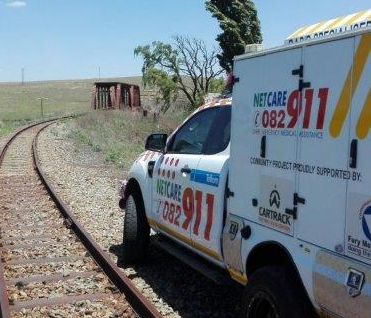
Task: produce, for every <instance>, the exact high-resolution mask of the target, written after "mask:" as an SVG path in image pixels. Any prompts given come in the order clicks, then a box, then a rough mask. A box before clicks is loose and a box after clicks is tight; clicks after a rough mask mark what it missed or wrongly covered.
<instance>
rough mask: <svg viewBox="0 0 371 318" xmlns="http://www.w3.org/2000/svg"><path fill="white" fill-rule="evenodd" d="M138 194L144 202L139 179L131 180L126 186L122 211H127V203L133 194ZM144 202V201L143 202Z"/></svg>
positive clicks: (120, 204)
mask: <svg viewBox="0 0 371 318" xmlns="http://www.w3.org/2000/svg"><path fill="white" fill-rule="evenodd" d="M134 192H136V193H138V195H139V197H140V198H141V200H142V201H143V192H142V189H141V187H140V184H139V182H138V180H137V179H135V178H130V179H129V180H128V182H127V184H126V186H125V190H124V193H123V194H124V195H123V197H122V198H121V199H120V202H119V206H120V208H121V209H125V207H126V201H127V199H128V197H129V195H130V194H131V193H134ZM143 202H144V201H143Z"/></svg>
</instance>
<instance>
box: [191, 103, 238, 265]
mask: <svg viewBox="0 0 371 318" xmlns="http://www.w3.org/2000/svg"><path fill="white" fill-rule="evenodd" d="M230 131H231V106H221V107H220V108H219V111H218V114H217V116H216V118H215V120H214V123H213V125H212V126H211V129H210V131H209V135H208V138H207V140H206V143H205V145H204V149H203V153H202V155H201V156H200V161H199V163H198V166H197V169H196V170H194V171H192V175H191V179H192V181H193V189H194V199H195V202H194V209H195V211H194V217H193V219H192V229H191V239H192V243H193V245H194V246H195V247H196V248H198V250H200V251H201V252H202V253H203V254H204V255H206V256H207V257H209V258H210V260H212V261H221V260H222V252H221V245H220V244H221V239H220V237H221V235H222V229H223V224H224V221H225V220H224V218H225V213H224V208H225V187H226V179H227V174H228V159H229V140H230Z"/></svg>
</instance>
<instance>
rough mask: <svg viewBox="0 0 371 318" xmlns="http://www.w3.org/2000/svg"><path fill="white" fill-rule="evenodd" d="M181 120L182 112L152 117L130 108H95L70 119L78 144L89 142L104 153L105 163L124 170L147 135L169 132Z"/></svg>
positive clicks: (95, 149)
mask: <svg viewBox="0 0 371 318" xmlns="http://www.w3.org/2000/svg"><path fill="white" fill-rule="evenodd" d="M182 119H184V115H183V114H182V113H169V114H167V115H162V116H160V119H159V122H158V123H155V122H154V121H153V118H152V117H143V116H142V115H141V113H138V112H131V111H95V112H93V111H92V112H89V113H88V114H86V115H83V116H80V117H77V118H76V119H74V120H73V121H72V122H71V127H70V129H71V132H70V136H71V137H72V138H73V139H74V140H75V141H76V142H77V144H83V145H88V146H90V147H92V149H93V150H94V151H96V152H100V153H101V154H102V155H103V156H104V160H105V161H106V162H107V163H113V164H114V165H116V166H118V167H120V168H124V169H125V170H127V169H128V168H130V166H131V164H132V162H133V161H134V160H135V158H136V157H137V156H138V155H139V154H140V153H141V152H143V150H144V142H145V140H146V137H147V136H148V135H149V134H151V133H152V132H164V133H170V132H172V131H173V130H174V129H175V128H176V127H177V126H178V124H179V123H180V122H181V121H182Z"/></svg>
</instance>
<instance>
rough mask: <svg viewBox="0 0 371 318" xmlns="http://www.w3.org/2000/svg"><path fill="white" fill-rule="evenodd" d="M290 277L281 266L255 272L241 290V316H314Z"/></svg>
mask: <svg viewBox="0 0 371 318" xmlns="http://www.w3.org/2000/svg"><path fill="white" fill-rule="evenodd" d="M294 276H295V275H293V273H292V272H290V271H289V270H288V268H286V267H284V266H267V267H264V268H262V269H259V270H257V271H256V272H255V273H254V274H253V275H252V276H251V279H250V281H249V282H248V284H247V286H246V287H245V292H244V295H243V299H242V308H241V309H242V310H241V317H244V318H298V317H300V318H313V317H315V315H314V313H313V309H312V307H311V306H310V304H309V303H308V301H307V300H306V295H305V294H304V292H303V291H302V288H301V287H300V285H299V283H298V282H296V281H295V279H294V278H293V277H294Z"/></svg>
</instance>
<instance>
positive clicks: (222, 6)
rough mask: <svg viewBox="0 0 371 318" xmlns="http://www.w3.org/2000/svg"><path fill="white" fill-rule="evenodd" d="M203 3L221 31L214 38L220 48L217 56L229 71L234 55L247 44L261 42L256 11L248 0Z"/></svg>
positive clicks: (222, 65) (221, 64)
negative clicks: (220, 50)
mask: <svg viewBox="0 0 371 318" xmlns="http://www.w3.org/2000/svg"><path fill="white" fill-rule="evenodd" d="M205 5H206V9H207V10H208V11H210V12H211V13H212V16H213V17H214V18H216V19H217V20H218V22H219V25H220V28H221V29H222V31H223V32H222V33H220V34H219V35H218V36H217V38H216V40H217V41H218V42H219V45H220V47H221V49H222V52H221V53H220V54H218V58H219V62H220V66H221V67H222V68H223V69H225V70H226V71H227V72H228V73H229V72H231V71H232V69H233V57H234V56H236V55H240V54H243V53H244V51H245V46H246V45H247V44H256V43H261V42H262V34H261V31H260V21H259V19H258V12H257V10H256V8H255V5H254V3H253V2H252V1H250V0H228V1H226V0H208V1H206V2H205Z"/></svg>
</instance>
